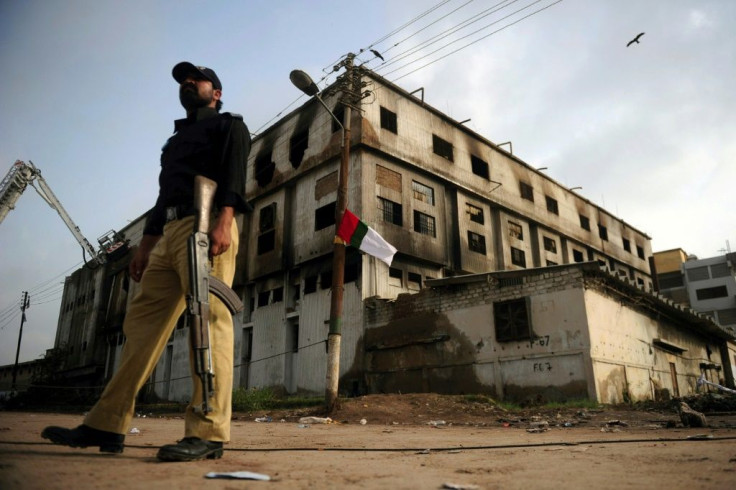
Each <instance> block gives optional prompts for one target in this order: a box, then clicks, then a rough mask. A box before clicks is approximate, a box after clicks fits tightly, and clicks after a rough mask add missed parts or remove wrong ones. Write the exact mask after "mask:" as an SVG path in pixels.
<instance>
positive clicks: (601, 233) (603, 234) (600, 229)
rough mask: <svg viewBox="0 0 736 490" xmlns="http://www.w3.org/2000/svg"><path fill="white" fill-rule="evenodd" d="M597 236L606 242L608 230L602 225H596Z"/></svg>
mask: <svg viewBox="0 0 736 490" xmlns="http://www.w3.org/2000/svg"><path fill="white" fill-rule="evenodd" d="M598 236H599V237H601V239H603V240H606V241H608V228H606V227H605V226H603V225H598Z"/></svg>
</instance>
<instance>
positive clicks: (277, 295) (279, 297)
mask: <svg viewBox="0 0 736 490" xmlns="http://www.w3.org/2000/svg"><path fill="white" fill-rule="evenodd" d="M283 300H284V288H283V286H281V287H278V288H276V289H274V290H273V302H274V303H278V302H279V301H283Z"/></svg>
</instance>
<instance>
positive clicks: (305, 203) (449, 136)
mask: <svg viewBox="0 0 736 490" xmlns="http://www.w3.org/2000/svg"><path fill="white" fill-rule="evenodd" d="M359 78H360V83H361V85H362V86H363V89H362V90H363V91H364V92H365V91H369V92H370V96H368V97H364V98H362V99H361V101H360V102H359V103H358V105H357V107H356V108H357V109H358V110H352V111H351V112H352V119H351V121H350V128H351V141H350V161H349V179H348V184H347V186H348V199H347V201H348V209H350V210H351V211H352V212H353V213H354V214H356V215H357V216H359V217H360V218H361V219H362V220H363V221H365V222H366V223H367V224H368V225H369V226H371V227H373V228H374V229H375V230H376V231H378V233H380V234H381V235H382V236H383V237H384V238H385V239H386V240H387V241H388V242H389V243H391V244H392V245H394V246H395V247H396V248H397V249H398V253H397V254H396V256H395V258H394V261H393V263H392V265H391V266H390V267H388V266H387V265H386V264H384V263H383V262H381V261H379V260H376V259H374V258H373V257H370V256H367V255H362V254H359V253H357V252H356V250H355V249H352V248H348V251H347V264H346V268H345V292H344V300H343V301H344V312H343V325H342V351H341V359H340V366H341V384H340V388H341V391H343V392H356V391H358V392H359V391H364V390H367V389H370V386H368V385H367V383H366V378H365V364H364V361H365V359H364V358H365V355H366V351H365V349H366V344H365V342H366V341H365V335H366V333H367V332H366V330H365V325H366V306H365V305H366V300H368V299H369V298H380V299H388V300H393V299H395V298H396V297H397V296H398V295H400V294H402V293H415V292H419V291H421V290H422V289H424V288H425V287H426V284H427V281H430V280H436V279H442V278H447V277H453V276H458V275H464V274H476V273H485V272H492V271H507V270H523V269H532V268H538V267H547V266H555V265H562V264H571V263H581V262H589V261H594V262H597V263H598V264H599V265H600V266H603V267H605V268H606V269H608V270H609V271H611V272H612V273H613V274H616V275H617V276H618V277H621V278H625V279H626V280H629V281H633V283H634V284H636V285H638V286H639V287H641V288H644V289H648V288H651V278H650V270H649V264H648V258H649V256H650V255H651V246H650V237H648V236H647V235H646V234H645V233H643V232H641V231H639V230H637V229H636V228H634V227H632V226H631V225H629V224H628V223H626V222H624V221H623V220H622V219H620V218H618V217H616V216H614V215H613V214H611V213H610V212H608V211H606V210H605V209H603V208H601V207H600V206H598V205H596V204H594V203H592V202H591V201H589V200H587V199H585V198H584V197H582V196H580V195H579V194H577V193H575V192H574V191H571V190H570V189H568V188H567V187H566V186H564V185H562V184H560V183H559V182H556V181H555V180H553V179H551V178H550V177H549V176H547V175H546V174H544V173H542V172H540V171H539V170H537V169H536V168H535V167H534V166H533V165H532V164H529V163H527V162H524V161H522V160H521V159H519V158H518V157H516V156H514V155H513V154H512V153H511V152H509V151H507V150H506V149H505V148H506V147H505V146H504V148H502V147H499V145H497V144H494V143H493V142H491V141H490V140H488V139H486V138H485V137H483V136H481V135H479V134H477V133H475V132H473V131H471V130H470V129H468V128H467V127H466V126H464V125H463V124H462V123H460V122H458V121H455V120H453V119H452V118H450V117H448V116H447V115H445V114H443V113H442V112H440V111H438V110H436V109H434V108H433V107H431V106H429V105H428V104H426V103H425V102H424V101H423V95H424V94H423V92H422V93H421V97H418V96H415V95H412V94H411V93H409V92H408V91H406V90H404V89H403V88H400V87H398V86H397V85H394V84H393V83H390V82H388V81H387V80H385V79H383V78H381V77H379V76H377V75H375V74H373V73H372V72H369V71H362V72H360V77H359ZM325 93H326V94H329V93H332V91H330V90H327V91H326V92H325ZM324 100H325V103H326V105H327V106H328V107H331V108H333V112H334V113H335V114H337V115H338V117H342V114H343V109H342V106H341V104H340V103H339V102H338V94H334V93H333V95H327V96H325V98H324ZM341 138H342V136H341V132H340V127H339V125H337V124H335V123H334V122H333V119H332V117H331V115H330V114H329V113H328V112H327V110H325V108H324V107H323V106H322V105H321V104H319V103H318V101H316V100H314V99H312V100H310V101H308V102H307V103H305V104H304V105H303V106H301V107H299V108H298V109H296V110H295V111H293V112H292V113H290V114H288V115H286V116H285V117H283V118H282V119H281V120H279V121H278V122H276V123H275V124H274V125H272V126H271V127H269V128H268V129H266V130H265V131H264V132H263V133H261V134H259V135H258V136H257V137H256V138H255V139H254V141H253V147H252V151H251V155H250V159H249V162H248V170H247V187H246V190H247V197H248V199H249V201H250V202H251V203H252V204H253V207H254V211H253V212H252V214H250V216H248V218H247V220H246V224H245V229H244V230H243V238H242V240H241V247H242V248H241V255H240V260H241V261H242V267H240V268H239V282H240V283H241V284H242V285H243V290H242V291H243V295H244V298H245V304H246V312H245V313H244V315H243V317H242V319H241V320H242V323H241V324H240V325H239V327H238V328H239V329H240V332H236V339H237V340H236V363H237V364H238V366H237V367H238V369H237V370H236V380H237V382H238V383H239V385H240V386H248V387H253V386H256V387H258V386H280V387H283V388H284V389H285V390H286V391H287V392H305V393H322V392H323V390H324V386H325V373H326V352H325V351H326V349H325V339H326V338H327V334H328V323H329V312H330V294H331V287H332V285H331V268H332V250H333V237H334V234H335V227H334V225H335V206H336V201H337V192H338V168H339V164H340V158H341V147H340V143H341ZM396 334H397V335H400V334H401V333H400V332H396Z"/></svg>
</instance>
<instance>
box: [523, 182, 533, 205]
mask: <svg viewBox="0 0 736 490" xmlns="http://www.w3.org/2000/svg"><path fill="white" fill-rule="evenodd" d="M519 192H520V193H521V197H522V199H526V200H527V201H531V202H534V188H533V187H532V186H530V185H529V184H527V183H526V182H519Z"/></svg>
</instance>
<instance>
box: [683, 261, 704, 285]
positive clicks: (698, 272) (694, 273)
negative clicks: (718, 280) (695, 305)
mask: <svg viewBox="0 0 736 490" xmlns="http://www.w3.org/2000/svg"><path fill="white" fill-rule="evenodd" d="M685 272H686V273H687V279H688V281H692V282H696V281H707V280H708V279H710V273H709V272H708V266H707V265H704V266H702V267H692V268H689V269H685Z"/></svg>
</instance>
